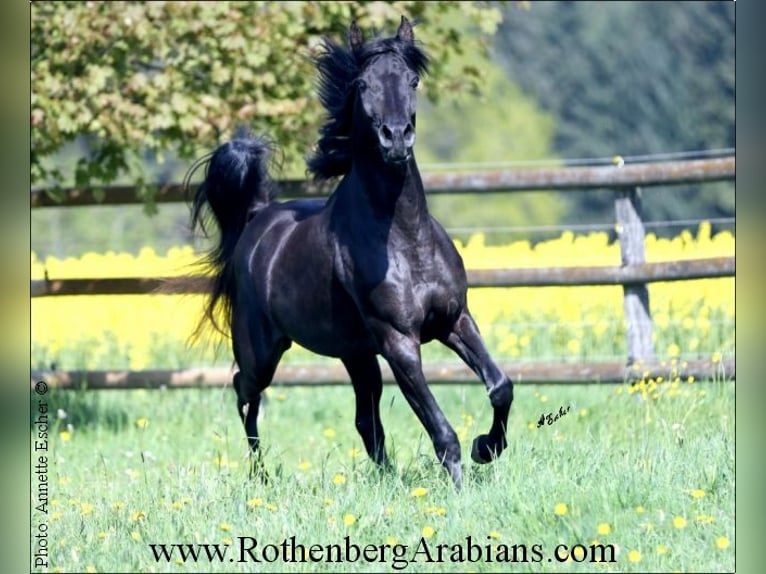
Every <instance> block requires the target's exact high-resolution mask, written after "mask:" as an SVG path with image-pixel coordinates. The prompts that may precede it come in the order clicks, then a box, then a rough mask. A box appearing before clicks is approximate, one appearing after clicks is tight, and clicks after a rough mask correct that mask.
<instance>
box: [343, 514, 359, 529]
mask: <svg viewBox="0 0 766 574" xmlns="http://www.w3.org/2000/svg"><path fill="white" fill-rule="evenodd" d="M355 522H356V516H354V515H353V514H346V515H345V516H343V524H345V525H346V526H353V525H354V523H355Z"/></svg>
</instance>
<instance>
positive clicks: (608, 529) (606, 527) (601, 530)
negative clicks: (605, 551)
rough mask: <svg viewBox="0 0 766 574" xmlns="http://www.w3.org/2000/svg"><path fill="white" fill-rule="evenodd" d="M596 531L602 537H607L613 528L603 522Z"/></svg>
mask: <svg viewBox="0 0 766 574" xmlns="http://www.w3.org/2000/svg"><path fill="white" fill-rule="evenodd" d="M596 531H597V532H598V533H599V534H600V535H601V536H606V535H607V534H609V533H610V532H611V531H612V527H611V526H609V524H607V523H606V522H602V523H601V524H599V525H598V528H597V529H596Z"/></svg>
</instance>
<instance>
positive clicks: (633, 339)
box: [30, 157, 736, 389]
mask: <svg viewBox="0 0 766 574" xmlns="http://www.w3.org/2000/svg"><path fill="white" fill-rule="evenodd" d="M735 173H736V163H735V158H734V157H724V158H715V159H704V160H686V161H673V162H662V163H644V164H638V165H624V166H619V167H618V166H607V167H603V166H602V167H568V168H560V169H535V170H515V171H486V172H481V173H449V172H444V173H426V174H423V183H424V185H425V188H426V191H427V192H428V193H430V194H434V193H464V192H465V193H485V192H494V191H511V192H512V191H543V190H587V189H597V188H611V189H613V190H615V218H616V222H617V229H618V238H619V241H620V254H621V263H622V264H621V265H619V266H601V267H556V268H547V269H485V270H469V271H468V283H469V286H470V287H474V288H482V287H543V286H564V285H567V286H573V285H622V286H623V290H624V308H625V318H626V321H627V325H628V328H627V349H626V356H627V361H625V362H624V363H619V362H612V363H593V362H586V363H517V362H514V363H507V364H501V367H502V368H503V369H504V370H505V371H506V372H507V373H508V374H509V376H511V377H512V378H514V379H515V380H517V381H518V382H522V383H524V382H541V383H542V382H565V381H566V382H623V381H626V380H633V379H636V378H641V377H643V376H647V377H649V378H656V376H663V377H665V378H671V376H680V377H682V378H686V377H689V376H694V377H695V378H698V379H706V378H711V377H716V376H719V375H723V376H725V377H726V378H727V379H733V378H734V377H735V374H736V371H735V363H734V361H733V360H731V361H730V360H724V361H719V362H712V361H703V360H697V361H689V362H688V363H686V364H684V363H682V366H681V367H674V368H671V367H669V366H668V365H666V364H663V363H658V362H657V361H656V360H655V358H654V350H653V348H652V321H651V315H650V312H649V292H648V289H647V284H648V283H651V282H655V281H680V280H689V279H702V278H714V277H731V276H734V275H735V273H736V260H735V258H734V257H733V256H732V257H716V258H710V259H696V260H685V261H669V262H662V263H647V262H646V261H645V247H644V235H645V231H644V224H643V221H642V213H641V188H644V187H649V186H658V185H679V184H688V183H705V182H711V181H721V180H732V179H734V178H735ZM279 184H280V188H281V191H282V195H283V196H284V197H308V196H314V197H316V196H322V195H326V194H327V193H328V192H329V191H330V190H331V187H330V186H332V185H333V183H331V182H329V183H323V184H318V183H316V182H306V181H295V180H290V181H282V182H279ZM59 196H60V201H56V200H54V199H52V197H51V194H49V193H47V192H46V191H45V190H39V189H38V190H33V191H32V192H31V199H30V201H31V206H32V207H33V208H38V207H52V206H72V207H75V206H85V205H117V204H138V203H142V202H143V199H141V198H140V197H139V195H138V193H137V189H136V188H135V187H134V186H111V187H107V188H105V189H102V190H94V189H75V188H73V189H67V190H63V192H61V193H60V194H59ZM185 199H186V197H185V191H184V189H183V187H182V186H181V185H177V184H175V185H167V186H162V187H159V188H158V189H157V190H156V193H155V195H154V196H153V200H154V201H155V202H156V203H168V202H178V201H184V200H185ZM509 264H512V262H509ZM168 279H169V278H137V277H133V278H108V279H107V278H93V279H85V278H82V279H56V278H53V279H50V278H48V277H47V276H46V278H45V279H44V280H35V281H32V282H31V284H30V292H31V295H32V297H48V296H64V295H120V294H145V293H171V292H178V291H174V289H173V287H172V286H173V282H172V280H171V281H170V282H168ZM208 282H209V279H208V278H206V277H202V276H200V277H196V278H195V281H194V282H193V284H192V285H191V288H190V289H187V290H186V291H185V292H191V293H203V292H205V291H206V290H207V287H208ZM383 363H384V364H383V365H382V366H383V371H384V377H385V379H386V382H391V381H392V380H393V379H392V377H391V373H390V371H389V370H388V367H387V365H385V362H383ZM626 365H630V366H626ZM424 369H425V370H426V373H425V374H426V378H427V379H428V380H429V381H433V382H440V383H455V382H460V383H464V382H475V381H476V377H475V376H474V374H473V373H472V372H471V371H470V370H468V369H467V368H466V367H464V366H463V365H455V364H449V365H424ZM31 375H32V376H31V381H32V384H33V385H34V382H35V380H40V379H43V380H46V381H47V382H49V383H51V384H54V385H56V386H60V387H62V388H79V387H81V386H82V385H85V386H87V388H92V389H99V388H104V389H106V388H138V387H144V388H158V387H172V388H175V387H179V388H182V387H190V386H191V387H196V386H218V385H222V384H229V382H230V380H231V375H232V374H231V371H230V370H229V369H189V370H181V371H164V370H151V371H136V372H132V371H72V372H50V373H46V372H32V373H31ZM346 380H347V376H346V373H345V371H344V370H342V368H341V367H340V366H339V365H335V366H323V365H322V366H320V365H311V366H286V365H285V366H280V368H279V369H278V371H277V374H276V377H275V383H276V384H284V385H300V384H340V383H343V382H344V381H346Z"/></svg>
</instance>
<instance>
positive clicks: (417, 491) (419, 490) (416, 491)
mask: <svg viewBox="0 0 766 574" xmlns="http://www.w3.org/2000/svg"><path fill="white" fill-rule="evenodd" d="M427 492H428V489H427V488H423V487H422V486H418V487H416V488H413V489H412V491H411V492H410V494H411V495H412V496H414V497H415V498H420V497H421V496H425V495H426V493H427Z"/></svg>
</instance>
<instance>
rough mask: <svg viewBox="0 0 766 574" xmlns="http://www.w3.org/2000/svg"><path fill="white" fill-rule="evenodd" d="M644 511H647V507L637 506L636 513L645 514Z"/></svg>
mask: <svg viewBox="0 0 766 574" xmlns="http://www.w3.org/2000/svg"><path fill="white" fill-rule="evenodd" d="M644 512H646V509H645V508H644V507H643V506H641V505H638V506H636V514H643V513H644Z"/></svg>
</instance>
